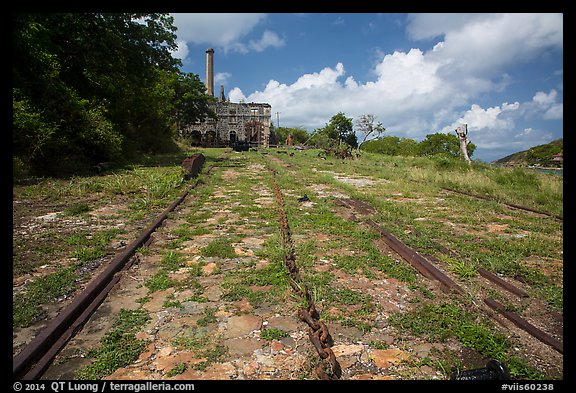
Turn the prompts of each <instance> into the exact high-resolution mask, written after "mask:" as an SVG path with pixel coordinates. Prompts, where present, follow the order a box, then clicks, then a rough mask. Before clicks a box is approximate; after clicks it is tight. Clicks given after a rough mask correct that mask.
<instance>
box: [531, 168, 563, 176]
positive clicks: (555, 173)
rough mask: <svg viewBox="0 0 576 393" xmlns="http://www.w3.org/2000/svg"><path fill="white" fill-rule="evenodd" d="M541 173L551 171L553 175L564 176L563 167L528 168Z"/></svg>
mask: <svg viewBox="0 0 576 393" xmlns="http://www.w3.org/2000/svg"><path fill="white" fill-rule="evenodd" d="M529 169H533V170H535V171H538V172H542V173H551V174H553V175H558V176H564V168H560V169H546V168H529Z"/></svg>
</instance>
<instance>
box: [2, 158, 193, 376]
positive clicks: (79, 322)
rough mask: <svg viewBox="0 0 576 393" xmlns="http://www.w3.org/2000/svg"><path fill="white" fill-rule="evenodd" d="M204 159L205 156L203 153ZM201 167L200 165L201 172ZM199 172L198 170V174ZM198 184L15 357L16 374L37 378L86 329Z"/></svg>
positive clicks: (179, 199)
mask: <svg viewBox="0 0 576 393" xmlns="http://www.w3.org/2000/svg"><path fill="white" fill-rule="evenodd" d="M202 158H203V156H202ZM199 170H200V168H197V171H199ZM197 173H198V172H196V174H197ZM196 184H197V183H194V184H192V185H191V186H189V187H188V188H187V189H186V190H185V191H184V192H183V193H182V194H181V195H180V197H179V198H178V199H176V200H175V201H174V202H172V204H171V205H170V206H169V207H168V208H167V209H166V210H164V212H162V213H161V214H160V215H159V216H158V217H157V218H156V220H154V222H153V223H152V224H151V225H150V226H149V227H148V228H147V229H146V230H145V231H144V232H143V233H142V234H141V235H140V236H139V237H138V238H137V239H136V240H134V241H133V242H132V243H131V244H130V245H129V246H128V247H127V248H126V250H124V251H123V252H122V253H121V254H119V255H117V256H116V257H115V258H114V259H112V261H111V262H110V264H109V265H108V267H107V268H106V269H105V270H104V271H103V272H102V273H101V274H100V275H99V276H98V277H97V278H96V279H94V280H93V281H92V282H90V283H89V284H88V285H87V286H86V288H85V289H84V290H83V291H82V292H81V293H80V294H78V295H76V296H75V297H74V299H73V300H72V302H71V303H70V304H69V305H68V306H67V307H66V308H65V309H64V310H63V311H61V312H60V313H59V314H58V316H56V318H54V319H53V320H52V321H51V322H50V323H49V324H48V325H47V326H46V327H45V328H44V329H43V330H42V331H41V332H40V334H38V335H37V336H36V337H35V338H34V339H33V340H32V341H31V342H30V343H29V344H28V345H27V346H26V347H25V348H24V349H23V350H22V351H20V352H19V353H18V354H17V355H15V356H14V357H13V359H12V374H13V377H14V378H16V379H25V380H28V379H37V378H38V377H39V376H41V375H42V374H43V373H44V371H45V370H46V368H47V367H48V366H49V364H50V362H51V361H52V359H53V358H54V356H56V355H57V354H58V352H60V350H61V349H62V348H63V347H64V346H65V345H66V343H67V342H68V341H69V340H70V339H71V338H72V337H73V336H74V334H75V333H76V332H77V331H78V330H80V329H81V328H82V326H83V325H84V324H85V323H86V321H87V320H88V318H89V317H90V316H91V315H92V313H93V312H94V311H95V310H96V309H97V308H98V306H99V305H100V303H101V302H102V301H103V300H104V299H105V298H106V296H107V294H108V292H109V291H110V290H111V289H112V287H113V286H114V284H115V283H116V282H117V281H118V280H119V277H118V276H117V273H118V272H120V271H121V270H122V269H124V268H125V267H126V264H127V262H128V261H129V260H130V258H132V256H133V255H134V253H135V251H136V249H137V248H138V247H140V246H142V245H144V244H145V243H146V242H147V241H149V239H150V236H151V234H152V233H153V232H154V231H155V230H156V229H157V228H158V227H159V226H160V225H162V222H163V221H164V220H165V219H166V218H167V217H168V213H170V212H171V211H173V210H174V209H175V208H176V206H178V205H179V204H180V203H182V201H184V199H185V198H186V196H187V195H188V193H189V192H190V190H192V189H193V188H194V187H195V186H196Z"/></svg>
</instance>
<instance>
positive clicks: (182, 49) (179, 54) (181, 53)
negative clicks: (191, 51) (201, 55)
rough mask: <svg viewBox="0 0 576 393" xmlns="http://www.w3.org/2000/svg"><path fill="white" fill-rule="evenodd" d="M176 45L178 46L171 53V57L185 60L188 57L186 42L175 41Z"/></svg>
mask: <svg viewBox="0 0 576 393" xmlns="http://www.w3.org/2000/svg"><path fill="white" fill-rule="evenodd" d="M176 45H178V48H177V49H176V50H175V51H173V52H172V57H174V58H176V59H180V60H184V59H186V57H188V45H187V44H186V41H183V40H177V41H176Z"/></svg>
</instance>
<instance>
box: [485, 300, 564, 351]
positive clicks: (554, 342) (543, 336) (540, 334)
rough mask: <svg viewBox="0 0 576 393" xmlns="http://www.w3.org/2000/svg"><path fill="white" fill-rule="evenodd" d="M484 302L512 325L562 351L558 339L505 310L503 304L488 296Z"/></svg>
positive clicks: (562, 347)
mask: <svg viewBox="0 0 576 393" xmlns="http://www.w3.org/2000/svg"><path fill="white" fill-rule="evenodd" d="M484 303H486V305H487V306H488V307H490V308H491V309H493V310H496V311H498V312H499V313H500V314H502V315H503V316H505V317H506V318H507V319H508V320H510V321H512V323H514V325H516V326H518V327H519V328H520V329H523V330H524V331H526V332H528V333H530V334H531V335H532V336H534V337H536V338H537V339H538V340H540V341H542V342H543V343H545V344H548V345H550V346H551V347H552V348H554V349H555V350H557V351H558V352H560V353H564V344H563V343H562V342H561V341H560V340H558V339H556V338H554V337H552V336H551V335H549V334H548V333H546V332H544V331H543V330H541V329H539V328H537V327H536V326H534V325H532V324H531V323H530V322H528V321H526V320H525V319H523V318H522V317H520V316H519V315H518V314H515V313H513V312H512V311H508V310H506V308H505V307H504V305H503V304H501V303H498V302H497V301H496V300H494V299H490V298H486V299H484Z"/></svg>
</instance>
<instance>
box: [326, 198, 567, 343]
mask: <svg viewBox="0 0 576 393" xmlns="http://www.w3.org/2000/svg"><path fill="white" fill-rule="evenodd" d="M336 204H338V205H340V206H345V207H348V208H349V209H352V210H355V211H356V212H357V213H358V214H360V215H361V216H362V215H370V214H373V213H375V212H376V209H375V208H374V207H373V206H371V205H369V204H368V203H366V202H364V201H360V200H356V199H351V198H350V199H344V198H339V199H337V200H336ZM354 217H355V220H356V221H360V222H363V223H365V224H366V225H368V226H370V227H371V228H372V229H374V230H375V231H376V232H378V233H379V234H380V235H381V236H382V239H383V240H384V241H385V242H386V244H387V245H388V246H389V247H390V248H391V249H392V250H393V251H395V252H396V253H397V254H398V255H400V256H401V257H402V258H403V259H404V260H405V261H406V262H408V263H409V264H410V265H412V266H413V267H414V268H415V269H416V270H418V272H419V273H420V274H422V275H423V276H425V277H427V278H429V279H433V280H436V281H438V282H439V283H440V287H441V289H442V290H443V291H445V292H448V293H450V292H455V293H458V294H463V293H464V290H463V289H462V288H461V287H460V285H458V284H457V283H456V282H455V281H454V280H452V279H451V278H450V277H449V276H448V275H447V274H446V273H444V272H442V271H441V270H440V269H438V268H437V267H436V266H435V265H434V264H433V263H432V262H431V260H433V259H435V258H433V257H425V256H423V255H421V254H420V253H418V252H417V251H416V250H414V249H412V248H411V247H408V246H407V245H406V244H404V243H402V242H401V241H400V240H399V239H398V238H396V237H395V236H394V235H392V233H390V232H389V231H387V230H386V229H384V228H383V227H381V226H380V225H378V224H377V223H376V222H374V221H373V220H371V219H363V218H358V217H356V216H354ZM440 250H441V251H442V252H443V253H446V254H450V255H452V256H454V257H458V258H460V256H458V255H457V254H456V253H455V252H453V251H452V250H449V249H447V248H446V247H443V246H440ZM478 273H479V274H480V276H482V277H484V278H486V279H487V280H489V281H491V282H492V283H494V284H496V285H497V286H499V287H501V288H503V289H504V290H506V291H508V292H510V293H513V294H514V295H516V296H518V297H521V298H527V297H529V294H528V293H527V292H526V291H524V290H522V289H520V288H517V287H515V286H514V285H512V284H510V283H509V282H507V281H505V280H503V279H501V278H500V277H498V276H497V275H495V274H494V273H492V272H489V271H488V270H486V269H483V268H478ZM483 301H484V303H485V304H486V305H487V306H488V307H490V308H491V309H492V310H494V311H497V312H498V313H499V314H501V315H503V316H504V317H506V318H507V319H508V320H510V321H511V322H513V323H514V324H515V325H516V326H517V327H519V328H520V329H522V330H524V331H526V332H527V333H529V334H530V335H532V336H533V337H535V338H537V339H538V340H540V341H541V342H543V343H545V344H547V345H549V346H551V347H552V348H554V349H555V350H556V351H558V352H559V353H564V348H563V347H564V345H563V342H562V341H560V340H558V339H556V338H555V337H553V336H552V335H550V334H548V333H546V332H545V331H543V330H542V329H540V328H538V327H536V326H534V325H533V324H531V323H530V322H529V321H527V320H525V319H524V318H522V317H520V316H519V315H518V314H516V313H514V312H512V311H509V310H507V309H506V308H505V306H504V305H502V304H500V303H499V302H497V301H495V300H493V299H491V298H485V299H483Z"/></svg>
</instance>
